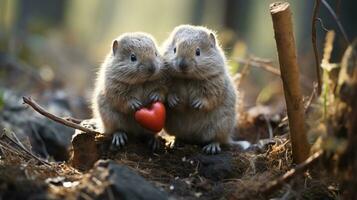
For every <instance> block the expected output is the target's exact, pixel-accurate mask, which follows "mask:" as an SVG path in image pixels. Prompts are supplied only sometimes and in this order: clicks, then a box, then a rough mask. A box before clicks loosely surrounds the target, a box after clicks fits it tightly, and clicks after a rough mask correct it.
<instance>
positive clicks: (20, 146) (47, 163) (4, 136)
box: [0, 133, 51, 166]
mask: <svg viewBox="0 0 357 200" xmlns="http://www.w3.org/2000/svg"><path fill="white" fill-rule="evenodd" d="M0 138H1V139H3V138H6V139H8V140H10V141H11V142H12V143H14V144H15V145H16V146H17V147H19V148H20V149H21V150H23V151H24V152H26V153H27V154H28V155H29V156H30V157H32V158H34V159H36V160H38V161H39V162H41V163H42V164H45V165H48V166H51V164H50V163H49V162H47V161H45V160H43V159H41V158H39V157H37V156H35V155H34V154H33V153H31V152H30V151H29V150H27V149H26V148H25V147H24V146H22V145H20V144H19V143H17V142H16V141H15V140H13V139H12V138H11V137H9V136H8V135H7V134H6V133H3V134H2V135H1V137H0Z"/></svg>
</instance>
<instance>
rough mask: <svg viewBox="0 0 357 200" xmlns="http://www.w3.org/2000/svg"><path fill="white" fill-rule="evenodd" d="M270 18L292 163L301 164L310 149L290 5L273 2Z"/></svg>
mask: <svg viewBox="0 0 357 200" xmlns="http://www.w3.org/2000/svg"><path fill="white" fill-rule="evenodd" d="M270 14H271V16H272V19H273V27H274V34H275V40H276V46H277V49H278V57H279V64H280V72H281V78H282V81H283V87H284V95H285V101H286V107H287V113H288V118H289V128H290V139H291V144H292V153H293V160H294V162H295V163H301V162H303V161H304V160H305V159H306V158H307V157H308V156H309V151H310V147H309V144H308V142H307V137H306V132H305V124H304V118H305V117H304V106H303V102H302V96H301V91H300V85H299V70H298V65H297V59H296V50H295V49H296V48H295V39H294V34H293V25H292V20H291V11H290V8H289V3H287V2H275V3H272V4H270Z"/></svg>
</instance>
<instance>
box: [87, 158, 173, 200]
mask: <svg viewBox="0 0 357 200" xmlns="http://www.w3.org/2000/svg"><path fill="white" fill-rule="evenodd" d="M90 173H91V176H94V177H89V178H88V180H93V179H96V180H99V181H100V182H102V184H101V185H102V186H104V188H102V189H99V190H98V189H96V190H95V191H88V190H90V188H94V187H91V186H88V185H87V186H86V187H85V188H83V189H84V190H85V192H86V193H87V194H94V195H95V196H94V198H95V199H123V200H125V199H130V200H140V199H148V200H150V199H152V200H160V199H168V194H167V193H166V192H164V191H161V190H159V189H158V188H156V187H155V186H153V185H152V184H151V183H149V182H148V181H146V180H145V179H144V178H143V177H142V176H140V175H138V174H137V173H135V172H134V171H132V170H131V169H130V168H128V167H126V166H124V165H120V164H117V163H116V162H115V161H112V160H99V161H98V162H97V163H96V164H95V166H94V168H93V170H91V171H90ZM87 184H90V183H87ZM93 184H95V183H93ZM84 185H86V184H84ZM96 187H97V188H98V186H96Z"/></svg>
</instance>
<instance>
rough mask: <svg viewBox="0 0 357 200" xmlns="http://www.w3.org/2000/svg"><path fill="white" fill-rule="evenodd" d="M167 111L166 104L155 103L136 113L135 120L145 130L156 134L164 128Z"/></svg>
mask: <svg viewBox="0 0 357 200" xmlns="http://www.w3.org/2000/svg"><path fill="white" fill-rule="evenodd" d="M165 118H166V110H165V106H164V104H162V103H161V102H155V103H153V104H151V105H150V107H148V108H142V109H140V110H138V111H136V112H135V120H136V121H137V122H138V123H139V124H140V125H141V126H142V127H144V128H146V129H148V130H151V131H153V132H155V133H158V132H160V131H161V129H162V128H163V127H164V124H165Z"/></svg>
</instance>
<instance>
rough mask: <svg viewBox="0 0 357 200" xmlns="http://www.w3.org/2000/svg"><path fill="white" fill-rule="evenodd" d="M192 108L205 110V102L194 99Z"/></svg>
mask: <svg viewBox="0 0 357 200" xmlns="http://www.w3.org/2000/svg"><path fill="white" fill-rule="evenodd" d="M191 106H192V108H194V109H197V110H200V109H202V108H203V102H202V100H200V99H194V100H193V101H192V103H191Z"/></svg>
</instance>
